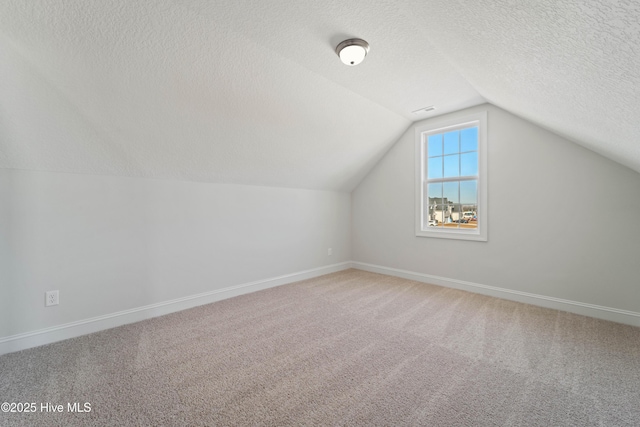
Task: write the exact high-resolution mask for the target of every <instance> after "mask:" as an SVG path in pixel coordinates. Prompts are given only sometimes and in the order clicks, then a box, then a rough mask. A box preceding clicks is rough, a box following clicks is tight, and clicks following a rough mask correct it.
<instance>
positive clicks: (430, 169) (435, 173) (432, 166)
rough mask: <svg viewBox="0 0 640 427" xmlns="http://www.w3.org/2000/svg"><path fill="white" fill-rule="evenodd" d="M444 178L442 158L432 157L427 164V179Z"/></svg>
mask: <svg viewBox="0 0 640 427" xmlns="http://www.w3.org/2000/svg"><path fill="white" fill-rule="evenodd" d="M434 178H442V157H430V158H429V163H428V164H427V179H434Z"/></svg>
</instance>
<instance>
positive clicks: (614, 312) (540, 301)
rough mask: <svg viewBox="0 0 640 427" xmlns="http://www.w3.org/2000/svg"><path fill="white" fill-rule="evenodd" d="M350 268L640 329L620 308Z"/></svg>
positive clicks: (636, 316) (635, 316)
mask: <svg viewBox="0 0 640 427" xmlns="http://www.w3.org/2000/svg"><path fill="white" fill-rule="evenodd" d="M351 266H352V267H353V268H357V269H359V270H365V271H370V272H372V273H380V274H386V275H388V276H396V277H402V278H404V279H409V280H415V281H417V282H423V283H430V284H432V285H438V286H444V287H446V288H455V289H460V290H463V291H469V292H473V293H476V294H482V295H488V296H492V297H496V298H502V299H507V300H511V301H518V302H523V303H526V304H532V305H537V306H540V307H546V308H553V309H556V310H561V311H568V312H570V313H575V314H581V315H583V316H589V317H595V318H598V319H603V320H610V321H612V322H618V323H624V324H627V325H632V326H640V313H637V312H635V311H628V310H620V309H617V308H611V307H604V306H601V305H595V304H587V303H583V302H578V301H571V300H566V299H561V298H554V297H548V296H544V295H537V294H531V293H528V292H520V291H514V290H511V289H505V288H498V287H495V286H487V285H481V284H478V283H472V282H465V281H462V280H456V279H449V278H446V277H439V276H432V275H430V274H424V273H416V272H414V271H407V270H400V269H397V268H391V267H383V266H380V265H374V264H367V263H364V262H358V261H352V262H351Z"/></svg>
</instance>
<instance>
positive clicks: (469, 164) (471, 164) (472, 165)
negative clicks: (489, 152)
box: [460, 151, 478, 176]
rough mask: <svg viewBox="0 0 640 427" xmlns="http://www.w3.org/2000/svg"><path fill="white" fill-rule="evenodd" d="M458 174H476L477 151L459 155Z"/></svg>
mask: <svg viewBox="0 0 640 427" xmlns="http://www.w3.org/2000/svg"><path fill="white" fill-rule="evenodd" d="M460 158H461V160H460V167H461V169H462V170H461V171H460V175H461V176H469V175H478V152H477V151H474V152H473V153H465V154H461V155H460Z"/></svg>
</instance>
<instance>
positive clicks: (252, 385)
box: [0, 270, 640, 427]
mask: <svg viewBox="0 0 640 427" xmlns="http://www.w3.org/2000/svg"><path fill="white" fill-rule="evenodd" d="M0 372H1V375H2V377H1V379H0V402H23V403H31V402H35V403H36V405H37V411H36V412H35V413H25V414H15V413H0V425H3V426H14V425H24V426H38V425H41V426H53V425H60V426H63V425H64V426H73V425H83V426H84V425H112V426H147V425H149V426H151V425H154V426H155V425H167V426H178V425H189V426H198V425H208V426H214V425H239V426H246V425H272V426H283V425H345V426H350V425H364V426H373V425H385V426H398V425H424V426H545V427H548V426H591V425H594V426H596V425H597V426H638V425H640V328H634V327H631V326H625V325H621V324H616V323H611V322H605V321H601V320H596V319H592V318H588V317H583V316H578V315H573V314H569V313H564V312H558V311H554V310H549V309H543V308H538V307H534V306H530V305H525V304H520V303H515V302H510V301H505V300H500V299H495V298H490V297H485V296H480V295H475V294H471V293H467V292H462V291H457V290H453V289H447V288H441V287H437V286H431V285H425V284H422V283H418V282H412V281H409V280H404V279H398V278H394V277H389V276H384V275H379V274H373V273H368V272H364V271H359V270H347V271H343V272H339V273H334V274H330V275H326V276H322V277H318V278H315V279H310V280H306V281H302V282H298V283H294V284H290V285H285V286H280V287H277V288H273V289H269V290H266V291H262V292H256V293H253V294H249V295H244V296H241V297H237V298H232V299H229V300H225V301H221V302H218V303H215V304H210V305H206V306H202V307H198V308H194V309H191V310H186V311H182V312H179V313H175V314H171V315H168V316H163V317H159V318H155V319H151V320H147V321H144V322H139V323H136V324H132V325H127V326H123V327H119V328H115V329H111V330H107V331H103V332H99V333H95V334H92V335H87V336H84V337H80V338H75V339H71V340H67V341H63V342H60V343H55V344H51V345H47V346H43V347H39V348H34V349H30V350H25V351H21V352H17V353H12V354H8V355H4V356H2V357H0ZM74 402H78V403H80V407H83V404H84V403H85V402H87V403H89V404H90V412H83V413H69V412H68V407H67V404H68V403H74ZM46 403H52V404H56V405H57V404H62V405H63V406H64V412H62V413H58V412H56V413H51V412H46V411H41V404H46Z"/></svg>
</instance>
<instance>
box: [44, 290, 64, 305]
mask: <svg viewBox="0 0 640 427" xmlns="http://www.w3.org/2000/svg"><path fill="white" fill-rule="evenodd" d="M44 295H45V299H44V306H45V307H49V306H52V305H58V304H60V293H59V291H47V292H45V294H44Z"/></svg>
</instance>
